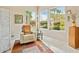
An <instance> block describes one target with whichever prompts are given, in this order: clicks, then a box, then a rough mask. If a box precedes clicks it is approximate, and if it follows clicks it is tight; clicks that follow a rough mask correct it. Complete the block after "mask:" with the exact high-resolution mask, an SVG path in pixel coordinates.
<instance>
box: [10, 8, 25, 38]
mask: <svg viewBox="0 0 79 59" xmlns="http://www.w3.org/2000/svg"><path fill="white" fill-rule="evenodd" d="M15 14H18V15H23V23H25V22H26V14H25V10H22V9H18V8H16V9H15V8H10V24H11V26H10V28H11V35H13V36H14V37H12V39H20V33H21V31H22V25H23V24H15V17H14V15H15Z"/></svg>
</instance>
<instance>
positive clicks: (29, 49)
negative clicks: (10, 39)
mask: <svg viewBox="0 0 79 59" xmlns="http://www.w3.org/2000/svg"><path fill="white" fill-rule="evenodd" d="M12 53H53V51H52V50H51V49H50V48H49V47H48V46H46V45H45V44H44V43H43V42H42V41H41V40H38V41H34V42H30V43H26V44H20V41H19V40H16V41H15V43H14V46H13V48H12Z"/></svg>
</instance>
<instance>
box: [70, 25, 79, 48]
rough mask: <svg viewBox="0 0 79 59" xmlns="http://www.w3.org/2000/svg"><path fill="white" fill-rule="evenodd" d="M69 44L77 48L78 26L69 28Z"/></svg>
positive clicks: (78, 43)
mask: <svg viewBox="0 0 79 59" xmlns="http://www.w3.org/2000/svg"><path fill="white" fill-rule="evenodd" d="M69 45H70V46H71V47H73V48H79V27H76V26H72V27H70V28H69Z"/></svg>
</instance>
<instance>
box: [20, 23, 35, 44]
mask: <svg viewBox="0 0 79 59" xmlns="http://www.w3.org/2000/svg"><path fill="white" fill-rule="evenodd" d="M32 41H36V33H33V32H31V26H30V25H28V24H26V25H23V27H22V32H21V34H20V44H24V43H29V42H32Z"/></svg>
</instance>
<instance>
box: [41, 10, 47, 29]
mask: <svg viewBox="0 0 79 59" xmlns="http://www.w3.org/2000/svg"><path fill="white" fill-rule="evenodd" d="M47 19H48V12H47V11H42V12H41V14H40V27H41V28H48V25H47V24H48V23H47V22H48V21H47Z"/></svg>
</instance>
